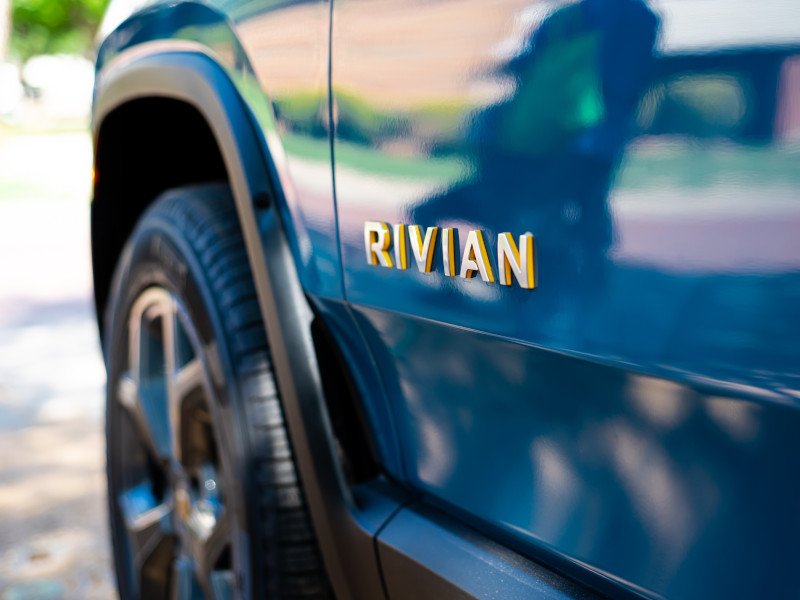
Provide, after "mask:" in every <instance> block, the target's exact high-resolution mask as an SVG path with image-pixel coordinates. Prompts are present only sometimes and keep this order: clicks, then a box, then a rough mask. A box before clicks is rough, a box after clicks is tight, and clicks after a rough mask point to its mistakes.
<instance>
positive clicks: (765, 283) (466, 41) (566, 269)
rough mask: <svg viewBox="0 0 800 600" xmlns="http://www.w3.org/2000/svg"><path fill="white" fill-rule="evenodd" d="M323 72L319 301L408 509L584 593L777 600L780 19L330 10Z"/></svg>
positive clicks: (596, 2)
mask: <svg viewBox="0 0 800 600" xmlns="http://www.w3.org/2000/svg"><path fill="white" fill-rule="evenodd" d="M332 49H333V54H332V57H333V58H332V60H333V63H332V86H333V107H332V109H333V119H334V124H335V140H334V156H333V159H334V166H335V186H336V187H335V193H336V203H337V212H338V222H339V236H340V243H341V254H342V265H343V273H344V290H345V295H346V298H347V301H348V302H349V303H350V305H351V307H352V310H353V312H354V313H355V315H356V318H357V320H358V323H359V326H360V328H361V330H362V332H363V334H364V336H365V338H366V340H367V342H368V344H369V347H370V349H371V351H372V354H373V356H374V359H375V361H376V363H377V365H378V367H379V370H380V373H381V376H382V378H383V383H384V386H385V388H386V390H387V394H388V397H389V403H390V408H391V411H392V415H393V418H394V420H395V422H396V426H397V431H398V436H399V443H400V446H401V452H402V457H403V461H404V469H405V478H406V480H407V482H408V483H409V484H410V485H411V486H413V487H415V488H416V489H418V490H420V491H421V492H422V493H423V494H424V495H425V498H426V499H427V500H428V502H430V503H432V504H434V505H436V506H438V507H439V508H443V509H445V510H447V511H449V512H451V513H452V514H456V515H458V516H460V517H461V518H463V519H465V520H467V521H468V522H469V523H471V524H472V525H473V526H474V527H477V528H479V529H482V530H484V531H487V532H491V533H492V534H493V535H495V536H496V537H497V538H498V539H500V540H502V541H503V542H504V543H506V544H508V545H511V546H513V547H515V548H519V549H520V550H521V551H522V552H524V553H526V554H528V555H529V556H532V557H544V560H546V561H550V562H551V563H552V564H555V565H558V566H559V568H561V569H562V570H567V571H570V574H572V575H573V576H575V577H578V578H581V579H586V578H588V579H589V580H591V581H599V580H605V581H610V582H613V583H615V584H616V585H619V586H622V588H625V589H627V590H629V591H632V592H635V593H643V594H645V595H651V594H652V595H666V596H670V597H706V596H709V595H714V596H720V597H723V596H737V597H747V596H753V595H764V594H766V595H768V596H770V597H792V596H796V595H797V594H798V593H800V589H798V588H797V586H796V584H794V583H792V582H794V581H796V579H795V578H794V577H793V572H794V565H795V563H796V551H795V540H796V539H797V538H798V536H799V535H800V517H798V513H797V510H796V502H795V498H796V496H797V493H798V485H797V478H796V477H795V474H796V473H797V472H798V468H800V453H798V452H796V451H794V449H796V448H797V444H796V439H797V436H798V432H800V413H798V398H800V393H799V392H798V382H800V372H799V371H798V363H797V356H798V342H797V340H798V339H800V316H799V315H798V312H797V309H796V307H797V306H798V303H799V302H800V262H798V257H800V235H799V234H798V232H800V194H799V193H798V192H800V179H798V178H797V168H796V165H797V159H798V157H800V155H798V151H797V143H798V131H800V128H799V126H798V124H799V123H800V120H798V114H799V113H798V112H797V108H796V107H797V106H798V101H800V86H798V82H800V70H798V65H800V58H799V57H800V9H798V8H796V7H795V6H794V5H790V4H781V3H778V2H767V3H761V4H759V5H744V4H737V5H736V6H735V8H734V7H731V6H729V5H728V4H726V3H723V2H697V1H693V0H688V1H685V2H677V1H669V0H664V1H662V2H644V1H642V0H607V1H600V0H582V1H579V2H530V1H525V0H504V1H501V2H495V3H492V4H491V5H487V3H486V2H483V1H480V0H459V1H455V0H443V1H439V2H414V3H411V4H409V3H408V2H400V1H399V0H370V1H369V2H367V1H366V0H365V1H358V0H336V2H335V3H334V12H333V39H332ZM365 223H370V224H371V225H370V227H372V228H373V233H370V232H369V231H367V233H366V237H365ZM376 224H377V225H376ZM395 225H405V230H403V229H402V228H395V227H394V226H395ZM412 225H418V226H420V227H421V229H420V234H421V235H424V234H425V232H426V231H427V228H429V227H438V228H439V229H438V237H437V239H436V241H435V245H436V247H435V253H434V260H433V265H432V271H431V272H422V271H420V269H419V268H418V265H417V262H416V260H415V259H414V256H413V253H412V252H411V250H410V245H411V243H412V242H411V241H410V240H411V238H410V235H412V232H411V231H410V227H411V226H412ZM376 227H385V231H386V233H385V234H380V235H385V237H379V233H376V232H377V229H375V228H376ZM447 228H449V229H451V230H452V233H453V234H454V235H455V236H456V237H457V240H458V245H456V246H455V247H454V253H453V254H454V260H455V262H456V263H458V267H459V268H457V269H456V270H455V272H454V275H450V274H448V273H447V272H446V266H445V264H444V262H443V256H446V255H447V253H446V252H443V250H442V245H441V244H442V238H443V237H445V236H444V231H445V229H447ZM472 231H481V232H482V236H483V240H484V242H485V246H486V255H487V256H486V258H487V262H488V264H489V265H491V267H492V269H493V275H494V281H493V282H491V281H490V282H487V281H484V279H491V278H486V277H482V276H481V274H480V273H477V274H476V276H474V277H472V278H469V279H467V278H463V277H460V276H459V274H460V266H461V263H462V262H463V258H465V255H464V252H465V249H466V247H467V242H468V241H469V239H470V232H472ZM504 233H510V234H511V235H512V237H513V239H514V240H515V242H517V244H518V245H519V246H521V245H522V239H521V237H520V236H522V235H523V234H525V233H531V234H532V235H533V237H534V238H535V271H536V288H535V289H532V290H531V289H524V288H523V287H522V286H521V285H520V284H519V280H518V279H517V278H516V277H513V278H512V280H511V285H508V286H507V285H500V282H499V272H498V271H499V268H498V267H499V266H500V265H499V263H498V238H499V236H500V235H501V234H504ZM398 234H399V236H398ZM414 235H415V234H414ZM401 237H402V239H403V240H405V243H406V245H407V247H406V249H405V256H406V262H405V265H406V268H398V264H399V265H400V266H401V267H402V266H403V261H402V260H399V261H398V258H402V256H404V254H403V253H402V252H400V253H396V252H395V250H396V248H397V244H398V240H399V239H401ZM472 238H473V239H474V238H475V235H473V236H472ZM365 239H366V241H367V242H368V243H370V242H372V243H377V242H378V241H381V242H382V240H383V239H388V240H390V243H389V242H387V245H386V252H387V255H386V256H385V257H380V256H378V254H379V253H377V254H376V253H373V254H370V247H371V246H369V245H367V246H366V247H365ZM466 258H475V255H474V254H469V252H467V255H466ZM451 260H452V259H451ZM373 263H374V264H373ZM384 264H391V267H390V268H389V267H387V266H384ZM423 271H424V268H423ZM367 401H368V402H369V398H367ZM391 592H392V590H389V593H390V595H391Z"/></svg>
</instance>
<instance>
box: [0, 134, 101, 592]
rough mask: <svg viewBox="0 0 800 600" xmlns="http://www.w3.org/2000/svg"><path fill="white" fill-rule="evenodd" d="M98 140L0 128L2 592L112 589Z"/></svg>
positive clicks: (0, 504) (74, 135) (0, 590)
mask: <svg viewBox="0 0 800 600" xmlns="http://www.w3.org/2000/svg"><path fill="white" fill-rule="evenodd" d="M90 169H91V158H90V143H89V139H88V137H87V136H85V135H83V134H80V133H66V134H57V135H54V134H35V135H20V134H11V133H8V132H7V131H3V130H0V600H23V599H24V600H27V599H36V600H40V599H42V600H50V599H55V598H76V599H77V598H81V599H82V598H111V597H113V596H114V592H113V577H112V575H111V572H110V566H109V547H108V534H107V527H106V509H105V481H104V474H103V470H104V464H105V460H104V441H103V433H102V425H103V424H102V419H103V398H102V387H103V384H104V378H105V374H104V371H103V367H102V362H101V357H100V352H99V346H98V341H97V334H96V331H95V328H94V321H93V320H94V316H93V312H92V307H91V301H90V266H89V260H90V259H89V242H88V214H89V213H88V211H89V203H88V195H89V179H90Z"/></svg>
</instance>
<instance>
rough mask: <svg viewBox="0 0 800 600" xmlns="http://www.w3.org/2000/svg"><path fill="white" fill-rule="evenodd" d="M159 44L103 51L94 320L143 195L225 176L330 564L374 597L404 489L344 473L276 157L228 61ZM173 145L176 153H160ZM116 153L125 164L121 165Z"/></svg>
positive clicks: (338, 580) (341, 579)
mask: <svg viewBox="0 0 800 600" xmlns="http://www.w3.org/2000/svg"><path fill="white" fill-rule="evenodd" d="M143 46H147V44H143ZM161 47H162V46H161V43H156V47H154V52H152V53H148V52H147V51H144V52H142V51H139V52H136V53H135V57H134V58H132V59H128V58H127V57H126V55H125V54H123V55H121V56H120V57H117V58H116V59H114V60H113V61H111V62H110V63H107V64H106V65H105V66H104V67H103V69H102V71H101V73H100V76H99V77H98V84H97V86H96V90H95V105H94V111H93V139H94V145H95V182H94V200H93V203H92V255H93V263H94V270H95V301H96V304H97V312H98V321H99V323H100V326H101V328H102V321H103V318H102V317H103V312H104V309H105V304H106V301H107V299H108V290H109V287H110V285H111V279H112V276H113V272H114V268H115V266H116V263H117V260H118V258H119V255H120V252H121V250H122V248H123V246H124V244H125V241H126V239H127V236H128V234H129V233H130V232H131V231H132V229H133V227H134V226H135V223H136V220H137V219H138V217H139V215H141V213H142V212H143V211H144V210H145V209H146V208H147V206H149V204H150V203H151V202H152V201H153V200H154V199H155V198H156V197H158V195H159V194H160V193H161V192H162V191H165V190H166V189H169V187H174V186H176V185H185V184H188V183H198V182H202V181H204V180H205V181H211V180H218V179H220V178H222V179H224V180H226V181H227V182H228V183H229V185H230V187H231V190H232V193H233V196H234V200H235V203H236V209H237V213H238V216H239V222H240V226H241V229H242V234H243V237H244V241H245V246H246V249H247V255H248V259H249V261H250V264H251V268H252V272H253V277H254V283H255V287H256V290H257V294H258V298H259V304H260V306H261V313H262V317H263V319H264V323H265V326H266V329H267V337H268V340H269V343H270V346H271V348H272V349H273V352H272V356H273V363H274V368H275V372H276V376H277V380H278V385H279V389H280V392H281V397H282V403H283V405H284V411H285V413H286V420H287V424H288V426H289V431H290V435H291V438H292V444H293V446H294V448H295V454H296V456H297V460H298V467H299V470H300V475H301V478H302V480H303V482H304V486H303V487H304V488H305V492H306V496H307V500H308V504H309V509H310V512H311V515H312V520H313V522H314V527H315V531H316V533H317V537H318V540H319V544H320V550H321V551H322V554H323V559H324V562H325V566H326V571H327V572H328V575H329V577H330V579H331V583H332V585H333V587H334V589H335V591H336V594H337V596H339V597H355V598H360V597H365V598H367V597H369V598H376V597H380V596H382V595H383V585H382V583H381V578H380V569H379V566H378V559H377V556H376V553H375V549H374V545H373V536H374V534H375V533H376V532H377V531H378V530H379V529H380V527H381V526H382V525H383V524H384V523H385V522H386V521H387V520H388V518H390V516H391V515H393V514H394V512H395V511H396V510H397V508H398V506H399V504H400V502H401V501H402V500H403V498H402V497H400V496H397V495H396V494H395V492H394V490H389V491H387V493H382V492H376V491H375V490H372V489H369V490H367V489H364V490H360V491H359V490H352V489H351V488H350V487H349V486H348V485H347V483H346V482H345V477H344V474H343V472H342V469H341V465H340V464H339V462H338V459H337V450H336V441H335V436H334V433H333V429H332V425H331V422H330V418H329V416H328V414H327V407H326V404H325V395H324V391H323V384H322V378H321V374H320V365H319V361H318V356H317V353H318V349H317V348H316V347H315V341H314V339H313V337H312V323H313V321H314V313H313V311H312V309H311V306H310V305H309V302H308V300H307V299H306V297H305V295H304V292H303V288H302V285H301V280H300V276H299V274H298V270H297V267H296V262H295V257H294V254H293V252H292V249H291V244H290V237H289V233H290V232H288V231H287V230H286V227H285V226H284V224H283V220H282V215H281V214H279V213H280V210H279V209H280V202H279V201H276V200H277V199H279V198H280V196H279V195H278V194H279V193H280V190H279V189H277V185H273V182H275V183H276V184H277V181H278V180H277V174H276V171H275V166H274V165H273V164H272V163H271V161H270V158H269V156H268V155H267V154H266V152H267V150H266V149H265V145H264V143H263V140H262V138H261V137H260V136H261V134H260V132H259V130H258V128H257V127H256V125H255V123H254V120H253V118H252V117H251V114H250V112H249V109H248V107H247V105H246V103H245V101H244V100H243V98H242V97H241V96H240V94H239V91H238V90H237V88H236V86H235V85H234V83H233V82H232V81H231V79H230V77H229V75H228V73H227V72H226V70H225V69H224V68H223V67H222V66H220V65H218V64H217V63H216V62H215V61H214V59H213V58H212V57H211V56H209V55H207V54H205V53H204V52H201V51H194V50H170V51H160V50H161ZM124 134H129V135H134V136H135V139H136V142H135V143H132V142H130V139H131V138H127V140H126V139H125V138H124V137H122V136H123V135H124ZM171 134H172V135H175V136H176V137H177V138H179V139H177V140H176V142H175V143H174V144H166V145H165V146H163V147H162V149H163V151H156V152H153V151H152V148H153V147H154V145H155V144H159V143H161V141H162V140H164V139H165V136H168V135H171ZM151 136H157V137H156V138H155V139H151ZM177 153H182V154H181V155H180V157H179V158H175V157H176V154H177ZM163 155H166V156H163ZM170 156H172V158H173V159H175V160H174V161H170V162H167V160H166V159H168V158H169V157H170ZM120 162H122V163H125V166H126V167H127V168H125V169H121V168H119V166H118V165H119V164H120ZM115 166H116V168H115ZM143 169H148V170H152V171H149V172H148V173H141V171H142V170H143ZM151 175H152V177H151ZM197 177H200V179H199V180H198V179H197ZM145 179H150V183H147V182H144V183H143V182H142V181H141V180H145ZM142 185H143V186H144V190H142V189H141V186H142ZM118 193H121V194H122V197H120V196H118V195H116V194H118ZM134 195H136V196H137V197H135V198H133V196H134ZM126 200H127V202H126ZM256 204H258V206H256ZM345 549H347V552H348V553H349V555H348V554H346V553H345ZM370 564H371V565H372V568H367V567H368V565H370ZM353 565H358V568H355V569H354V568H353Z"/></svg>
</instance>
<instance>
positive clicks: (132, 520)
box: [119, 483, 172, 569]
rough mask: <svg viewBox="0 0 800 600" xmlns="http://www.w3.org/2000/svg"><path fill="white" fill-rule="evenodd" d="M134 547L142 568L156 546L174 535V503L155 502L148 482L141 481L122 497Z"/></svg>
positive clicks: (130, 538) (120, 501) (131, 543)
mask: <svg viewBox="0 0 800 600" xmlns="http://www.w3.org/2000/svg"><path fill="white" fill-rule="evenodd" d="M119 505H120V509H121V510H122V514H123V517H124V519H125V524H126V526H127V529H128V538H129V540H130V545H131V550H132V553H133V557H134V561H135V562H136V564H137V566H138V568H140V569H141V568H142V567H143V566H144V564H145V563H146V562H147V561H148V559H149V558H150V556H152V554H153V553H154V552H155V551H156V549H157V548H158V547H159V546H160V545H161V544H162V542H164V541H165V540H167V538H169V537H170V536H171V535H172V506H171V505H170V504H169V503H167V502H161V503H158V502H156V499H155V496H154V495H153V491H152V489H151V486H150V485H149V483H142V484H140V485H138V486H136V487H133V488H131V489H129V490H127V491H125V492H123V493H122V494H121V495H120V497H119Z"/></svg>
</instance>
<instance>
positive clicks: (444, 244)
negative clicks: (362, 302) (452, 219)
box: [364, 221, 536, 290]
mask: <svg viewBox="0 0 800 600" xmlns="http://www.w3.org/2000/svg"><path fill="white" fill-rule="evenodd" d="M457 234H458V232H457V230H456V229H455V228H452V227H441V228H440V227H427V228H426V229H425V230H424V231H423V230H422V228H421V227H420V226H419V225H405V224H403V223H397V224H395V225H392V226H391V227H390V226H389V225H388V224H386V223H383V222H381V221H367V222H365V223H364V247H365V249H366V252H367V262H368V263H369V264H371V265H375V266H380V267H386V268H388V269H400V270H405V269H408V265H409V249H410V256H411V258H413V260H414V263H415V264H416V266H417V269H419V271H420V273H431V272H433V268H434V265H433V259H434V256H435V254H436V248H437V247H439V248H441V250H440V252H441V257H442V270H443V271H444V274H445V275H446V276H447V277H456V276H458V277H463V278H464V279H471V278H473V277H475V276H476V275H480V276H481V279H482V280H483V281H485V282H486V283H494V282H495V274H494V264H493V262H492V260H491V259H490V257H489V251H488V249H487V246H486V239H485V236H484V234H483V231H481V230H480V229H474V230H471V231H469V232H468V233H467V237H466V241H465V244H464V251H463V252H461V253H460V256H457V252H456V251H457V249H458V248H459V244H458V238H457ZM437 239H439V240H441V242H440V243H439V244H437ZM518 240H519V241H517V240H515V239H514V236H513V235H511V233H508V232H503V233H501V234H500V235H498V236H497V253H496V256H497V263H496V265H497V275H498V279H499V283H500V285H512V284H513V280H514V279H516V281H517V284H518V285H519V286H520V287H521V288H523V289H526V290H532V289H534V288H535V287H536V250H535V245H534V238H533V235H532V234H530V233H523V234H522V235H520V236H519V238H518Z"/></svg>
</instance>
